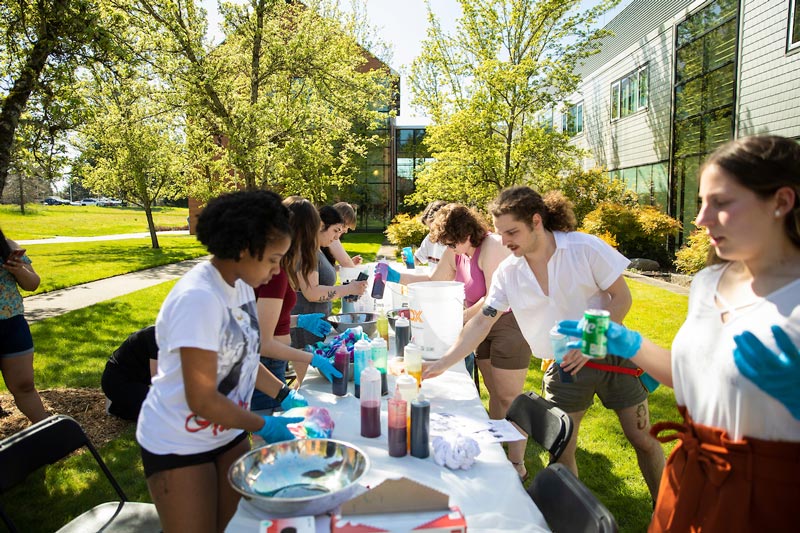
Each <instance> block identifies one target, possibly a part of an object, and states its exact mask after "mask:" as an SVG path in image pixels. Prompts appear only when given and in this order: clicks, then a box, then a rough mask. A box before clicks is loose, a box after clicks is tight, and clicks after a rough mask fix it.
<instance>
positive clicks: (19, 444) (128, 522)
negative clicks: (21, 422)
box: [0, 415, 161, 533]
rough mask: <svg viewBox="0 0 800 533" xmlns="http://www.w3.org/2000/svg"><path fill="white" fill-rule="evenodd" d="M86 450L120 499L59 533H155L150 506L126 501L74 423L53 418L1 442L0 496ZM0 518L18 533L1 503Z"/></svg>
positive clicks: (155, 518) (156, 527) (156, 522)
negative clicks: (40, 472)
mask: <svg viewBox="0 0 800 533" xmlns="http://www.w3.org/2000/svg"><path fill="white" fill-rule="evenodd" d="M82 447H86V449H87V450H89V453H91V454H92V457H94V459H95V461H96V462H97V465H98V466H99V467H100V470H102V471H103V473H104V474H105V476H106V478H107V479H108V481H109V483H111V486H112V487H114V490H115V491H116V492H117V495H118V496H119V501H115V502H107V503H103V504H100V505H98V506H96V507H94V508H93V509H90V510H89V511H86V512H85V513H83V514H82V515H80V516H78V517H77V518H75V519H74V520H72V521H70V522H69V523H68V524H67V525H65V526H64V527H62V528H61V529H59V532H60V533H63V532H81V533H85V532H95V531H115V532H131V533H133V532H149V531H152V532H158V531H161V523H160V521H159V519H158V513H157V512H156V508H155V506H154V505H153V504H151V503H137V502H131V501H128V497H127V496H126V495H125V492H124V491H123V490H122V487H120V485H119V483H117V480H116V479H114V476H113V474H111V471H110V470H109V469H108V467H107V466H106V464H105V462H104V461H103V459H102V458H101V457H100V454H99V453H97V450H96V449H95V447H94V446H93V445H92V443H91V441H89V437H87V436H86V433H84V431H83V428H81V426H80V424H78V422H76V421H75V419H73V418H71V417H69V416H66V415H55V416H51V417H49V418H46V419H45V420H42V421H41V422H37V423H36V424H34V425H32V426H30V427H28V428H26V429H23V430H22V431H20V432H19V433H16V434H14V435H12V436H10V437H8V438H5V439H3V440H2V441H0V494H4V493H6V492H7V491H8V490H10V489H11V488H13V487H15V486H17V485H19V484H21V483H22V482H23V481H25V479H26V478H27V477H28V475H29V474H31V473H33V472H35V471H36V470H38V469H39V468H41V467H43V466H46V465H49V464H53V463H56V462H58V461H60V460H61V459H63V458H65V457H67V456H68V455H70V454H71V453H72V452H74V451H75V450H78V449H80V448H82ZM0 518H2V520H3V522H5V524H6V526H7V527H8V528H9V530H10V531H12V532H16V531H19V530H18V529H17V527H16V526H15V525H14V523H13V521H12V520H11V518H10V516H9V515H8V513H7V512H6V510H5V508H4V507H3V505H2V502H0Z"/></svg>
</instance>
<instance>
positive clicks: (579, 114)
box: [561, 102, 583, 135]
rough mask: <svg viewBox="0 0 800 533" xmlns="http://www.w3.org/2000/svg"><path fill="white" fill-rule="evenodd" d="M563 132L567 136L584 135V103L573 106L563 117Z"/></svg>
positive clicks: (568, 108) (569, 107)
mask: <svg viewBox="0 0 800 533" xmlns="http://www.w3.org/2000/svg"><path fill="white" fill-rule="evenodd" d="M561 131H563V132H564V133H566V134H567V135H579V134H581V133H583V102H578V103H577V104H571V105H570V106H568V107H567V110H566V112H565V113H564V114H563V115H561Z"/></svg>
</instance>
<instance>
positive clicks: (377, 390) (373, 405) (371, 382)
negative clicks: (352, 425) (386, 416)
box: [361, 360, 381, 438]
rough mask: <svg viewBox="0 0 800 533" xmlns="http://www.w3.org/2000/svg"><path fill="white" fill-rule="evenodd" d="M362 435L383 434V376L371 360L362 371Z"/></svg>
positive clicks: (373, 436) (368, 436)
mask: <svg viewBox="0 0 800 533" xmlns="http://www.w3.org/2000/svg"><path fill="white" fill-rule="evenodd" d="M361 436H362V437H367V438H375V437H380V436H381V376H380V372H378V370H377V369H376V368H375V364H374V363H373V362H372V361H371V360H370V362H369V366H367V368H365V369H364V370H363V371H362V372H361Z"/></svg>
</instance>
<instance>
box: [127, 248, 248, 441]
mask: <svg viewBox="0 0 800 533" xmlns="http://www.w3.org/2000/svg"><path fill="white" fill-rule="evenodd" d="M156 341H157V342H158V373H157V374H156V376H155V377H153V386H152V387H151V388H150V392H149V393H148V394H147V398H146V399H145V401H144V404H143V405H142V411H141V414H140V415H139V420H138V424H137V427H136V440H137V441H138V442H139V444H141V445H142V447H144V448H145V449H146V450H147V451H149V452H151V453H155V454H160V455H163V454H179V455H188V454H194V453H200V452H205V451H209V450H213V449H215V448H218V447H220V446H223V445H225V444H227V443H228V442H230V441H232V440H233V439H234V438H236V436H238V435H239V434H240V433H241V432H242V430H241V429H227V428H223V427H219V426H216V425H214V424H211V423H209V422H208V421H206V420H204V419H202V418H200V417H198V416H197V415H195V414H194V413H192V411H191V410H190V409H189V406H188V404H187V403H186V394H185V390H184V383H183V375H182V370H181V356H180V349H181V348H200V349H203V350H211V351H214V352H217V354H218V355H217V390H218V391H219V392H220V393H222V394H223V395H225V396H227V397H228V398H229V399H230V400H231V401H233V402H234V403H236V404H238V405H240V406H242V408H244V409H247V408H248V403H249V401H250V397H251V396H252V394H253V389H254V388H255V381H256V374H257V370H258V353H259V342H260V340H259V330H258V317H257V314H256V306H255V292H254V291H253V289H252V287H250V286H248V285H247V284H246V283H244V282H243V281H241V280H237V281H236V284H235V286H234V287H231V286H230V285H228V283H227V282H225V280H224V279H222V276H221V275H220V273H219V271H218V270H217V269H216V268H215V267H214V265H212V264H211V263H210V262H204V263H200V264H199V265H197V266H196V267H194V268H193V269H192V270H190V271H189V272H188V273H187V274H186V275H185V276H184V277H183V278H182V279H181V280H180V281H178V283H177V284H176V285H175V287H173V289H172V290H171V291H170V293H169V294H168V295H167V298H166V300H165V301H164V304H163V305H162V306H161V310H160V311H159V313H158V318H157V319H156Z"/></svg>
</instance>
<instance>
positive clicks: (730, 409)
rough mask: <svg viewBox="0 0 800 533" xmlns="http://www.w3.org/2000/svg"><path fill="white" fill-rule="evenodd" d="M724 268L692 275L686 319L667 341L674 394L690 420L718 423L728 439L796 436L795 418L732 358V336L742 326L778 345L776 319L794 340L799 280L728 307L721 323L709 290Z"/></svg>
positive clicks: (798, 325)
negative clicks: (728, 312)
mask: <svg viewBox="0 0 800 533" xmlns="http://www.w3.org/2000/svg"><path fill="white" fill-rule="evenodd" d="M724 271H725V265H714V266H711V267H708V268H706V269H704V270H702V271H700V272H699V273H698V274H697V275H696V276H695V277H694V280H693V281H692V288H691V291H690V294H689V311H688V314H687V317H686V322H684V323H683V326H681V329H680V330H679V331H678V334H677V335H676V336H675V339H674V340H673V342H672V380H673V386H674V387H675V400H676V401H677V403H678V405H684V406H686V408H687V410H688V411H689V414H690V415H691V417H692V419H693V420H694V421H695V422H696V423H698V424H703V425H706V426H712V427H715V428H720V429H724V430H725V431H727V432H728V433H729V434H730V435H731V438H733V439H739V438H741V437H742V436H750V437H754V438H757V439H764V440H782V441H793V442H797V441H800V421H798V420H796V419H795V418H794V417H793V416H792V415H791V413H790V412H789V410H788V409H786V407H784V406H783V404H782V403H780V402H779V401H778V400H776V399H774V398H773V397H772V396H770V395H769V394H767V393H765V392H763V391H762V390H761V389H759V388H758V387H757V386H756V385H755V384H754V383H752V382H751V381H750V380H749V379H747V378H746V377H744V376H742V374H741V373H739V370H738V369H737V368H736V363H734V361H733V351H734V349H735V348H736V344H735V343H734V341H733V337H734V335H738V334H740V333H742V332H743V331H745V330H746V331H750V332H751V333H753V334H754V335H755V336H756V337H758V338H759V340H760V341H761V342H763V343H764V345H765V346H767V347H768V348H770V349H771V350H773V351H779V350H778V347H777V345H776V343H775V338H774V337H773V336H772V331H771V330H770V327H771V326H773V325H777V326H780V327H781V328H783V330H784V331H785V332H786V334H787V335H788V336H789V338H790V339H792V342H793V343H794V344H795V346H800V305H799V304H800V280H795V281H794V282H792V283H790V284H788V285H785V286H783V287H782V288H780V289H778V290H777V291H775V292H773V293H772V294H770V295H769V296H767V297H766V298H763V299H761V300H760V301H759V302H758V303H756V304H755V305H752V306H749V307H747V308H744V309H741V310H739V311H734V312H733V314H732V315H731V316H729V319H728V321H727V322H725V323H723V322H722V318H721V315H722V311H721V310H720V309H718V308H717V306H716V305H715V303H714V294H715V293H716V290H717V285H718V283H719V279H720V278H721V277H722V273H723V272H724Z"/></svg>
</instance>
